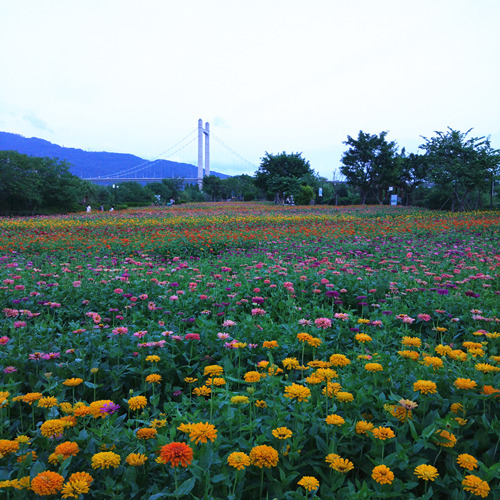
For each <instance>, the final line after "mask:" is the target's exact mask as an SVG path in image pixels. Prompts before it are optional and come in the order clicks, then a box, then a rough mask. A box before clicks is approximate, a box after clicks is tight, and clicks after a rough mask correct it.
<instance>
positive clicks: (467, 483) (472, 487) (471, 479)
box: [462, 474, 490, 498]
mask: <svg viewBox="0 0 500 500" xmlns="http://www.w3.org/2000/svg"><path fill="white" fill-rule="evenodd" d="M462 485H463V487H464V490H465V491H470V492H471V493H472V494H473V495H476V496H477V497H482V498H486V497H487V496H488V494H489V493H490V486H489V484H488V483H487V482H486V481H483V480H482V479H481V478H479V477H477V476H474V475H473V474H469V475H467V476H465V478H464V479H463V480H462Z"/></svg>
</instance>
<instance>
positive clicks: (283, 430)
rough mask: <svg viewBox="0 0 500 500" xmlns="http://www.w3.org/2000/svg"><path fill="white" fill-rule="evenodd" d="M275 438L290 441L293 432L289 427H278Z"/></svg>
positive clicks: (275, 430)
mask: <svg viewBox="0 0 500 500" xmlns="http://www.w3.org/2000/svg"><path fill="white" fill-rule="evenodd" d="M273 436H274V437H275V438H278V439H288V438H291V437H292V431H291V430H290V429H288V428H287V427H278V428H277V429H273Z"/></svg>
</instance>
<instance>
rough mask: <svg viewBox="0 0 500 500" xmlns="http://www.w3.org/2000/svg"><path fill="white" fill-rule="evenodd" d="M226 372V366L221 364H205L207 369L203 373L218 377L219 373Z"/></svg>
mask: <svg viewBox="0 0 500 500" xmlns="http://www.w3.org/2000/svg"><path fill="white" fill-rule="evenodd" d="M223 372H224V368H222V366H219V365H209V366H205V371H204V373H203V375H210V376H211V377H218V376H219V375H222V373H223Z"/></svg>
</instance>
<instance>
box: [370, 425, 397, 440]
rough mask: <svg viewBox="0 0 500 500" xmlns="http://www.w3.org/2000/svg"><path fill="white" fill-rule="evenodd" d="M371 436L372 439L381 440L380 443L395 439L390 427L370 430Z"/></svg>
mask: <svg viewBox="0 0 500 500" xmlns="http://www.w3.org/2000/svg"><path fill="white" fill-rule="evenodd" d="M372 434H373V437H375V438H377V439H381V440H382V441H385V440H386V439H391V438H393V437H396V435H395V434H394V431H393V430H392V429H391V428H390V427H382V426H380V427H377V428H376V429H373V430H372Z"/></svg>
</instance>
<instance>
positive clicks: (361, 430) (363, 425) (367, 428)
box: [356, 420, 374, 434]
mask: <svg viewBox="0 0 500 500" xmlns="http://www.w3.org/2000/svg"><path fill="white" fill-rule="evenodd" d="M373 427H374V425H373V424H372V423H371V422H367V421H366V420H360V421H359V422H356V434H367V433H368V432H372V430H373Z"/></svg>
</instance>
